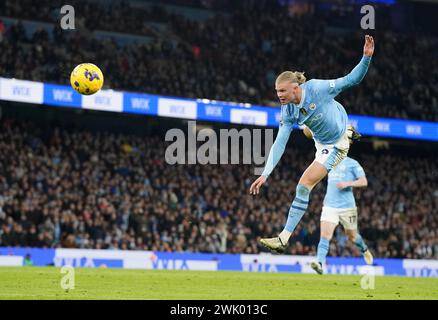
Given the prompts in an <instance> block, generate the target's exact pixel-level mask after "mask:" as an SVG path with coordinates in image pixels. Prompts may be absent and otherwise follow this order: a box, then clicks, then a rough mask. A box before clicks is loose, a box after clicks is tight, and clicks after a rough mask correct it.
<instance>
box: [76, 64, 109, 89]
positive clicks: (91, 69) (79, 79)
mask: <svg viewBox="0 0 438 320" xmlns="http://www.w3.org/2000/svg"><path fill="white" fill-rule="evenodd" d="M70 83H71V86H72V87H73V88H74V89H75V90H76V91H77V92H79V93H80V94H84V95H91V94H94V93H96V92H98V91H99V90H100V89H101V88H102V86H103V73H102V71H101V70H100V69H99V67H98V66H96V65H94V64H92V63H81V64H80V65H78V66H77V67H76V68H74V69H73V71H72V73H71V75H70Z"/></svg>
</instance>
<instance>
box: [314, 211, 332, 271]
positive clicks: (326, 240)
mask: <svg viewBox="0 0 438 320" xmlns="http://www.w3.org/2000/svg"><path fill="white" fill-rule="evenodd" d="M338 223H339V217H338V215H337V213H336V212H335V210H333V209H331V208H326V207H323V209H322V214H321V237H320V239H319V243H318V249H317V253H316V256H317V261H314V262H312V263H311V264H310V266H311V267H312V269H313V270H315V271H316V272H317V273H318V274H323V273H324V271H323V267H324V265H325V261H326V258H327V254H328V252H329V249H330V240H331V239H332V237H333V232H334V231H335V229H336V227H337V225H338Z"/></svg>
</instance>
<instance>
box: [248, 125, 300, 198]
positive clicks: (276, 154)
mask: <svg viewBox="0 0 438 320" xmlns="http://www.w3.org/2000/svg"><path fill="white" fill-rule="evenodd" d="M291 132H292V126H291V125H282V126H280V130H278V134H277V137H276V138H275V141H274V144H273V145H272V148H271V150H269V156H268V160H267V162H266V165H265V169H264V170H263V173H262V175H261V176H260V177H258V178H257V180H256V181H254V182H253V184H252V185H251V187H250V188H249V194H258V193H259V191H260V187H261V186H262V185H263V184H265V182H266V179H267V178H268V176H269V175H270V174H271V172H272V170H274V168H275V166H276V165H277V163H278V161H279V160H280V158H281V157H282V155H283V153H284V149H285V148H286V144H287V141H288V140H289V136H290V133H291Z"/></svg>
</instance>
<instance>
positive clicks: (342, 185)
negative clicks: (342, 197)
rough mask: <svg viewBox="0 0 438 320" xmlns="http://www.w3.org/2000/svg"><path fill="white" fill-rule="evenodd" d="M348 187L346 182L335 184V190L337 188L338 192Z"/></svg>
mask: <svg viewBox="0 0 438 320" xmlns="http://www.w3.org/2000/svg"><path fill="white" fill-rule="evenodd" d="M349 186H350V185H349V184H348V182H338V183H337V184H336V188H338V189H339V190H342V189H345V188H348V187H349Z"/></svg>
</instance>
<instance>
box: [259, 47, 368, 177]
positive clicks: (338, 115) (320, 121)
mask: <svg viewBox="0 0 438 320" xmlns="http://www.w3.org/2000/svg"><path fill="white" fill-rule="evenodd" d="M370 62H371V57H367V56H365V55H364V56H363V57H362V59H361V60H360V62H359V64H358V65H357V66H356V67H354V69H353V70H352V71H351V72H350V73H349V74H347V75H346V76H345V77H342V78H338V79H333V80H319V79H312V80H309V81H306V82H305V83H303V84H301V85H300V87H301V88H302V89H303V91H302V96H301V102H300V103H299V104H294V103H289V104H287V105H282V106H281V117H280V128H279V131H278V134H277V137H276V138H275V141H274V144H273V145H272V148H271V150H270V152H269V156H268V160H267V162H266V166H265V169H264V171H263V173H262V175H263V176H266V177H267V176H269V175H270V174H271V172H272V170H273V169H274V168H275V166H276V165H277V163H278V161H279V160H280V158H281V156H282V155H283V152H284V149H285V147H286V144H287V141H288V140H289V136H290V133H291V132H292V129H293V126H294V125H295V124H298V125H303V124H305V125H306V126H307V127H308V128H309V129H310V130H311V131H312V133H313V138H314V139H315V140H316V141H317V142H319V143H321V144H334V143H336V142H337V141H339V139H341V137H342V136H343V135H344V133H345V130H346V127H347V121H348V116H347V112H346V111H345V109H344V107H343V106H342V105H341V104H340V103H339V102H337V101H336V100H335V99H334V98H335V97H336V96H337V95H338V94H339V93H341V92H342V91H344V90H346V89H348V88H350V87H352V86H355V85H358V84H359V83H360V82H361V81H362V79H363V78H364V77H365V74H366V73H367V70H368V67H369V64H370Z"/></svg>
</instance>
